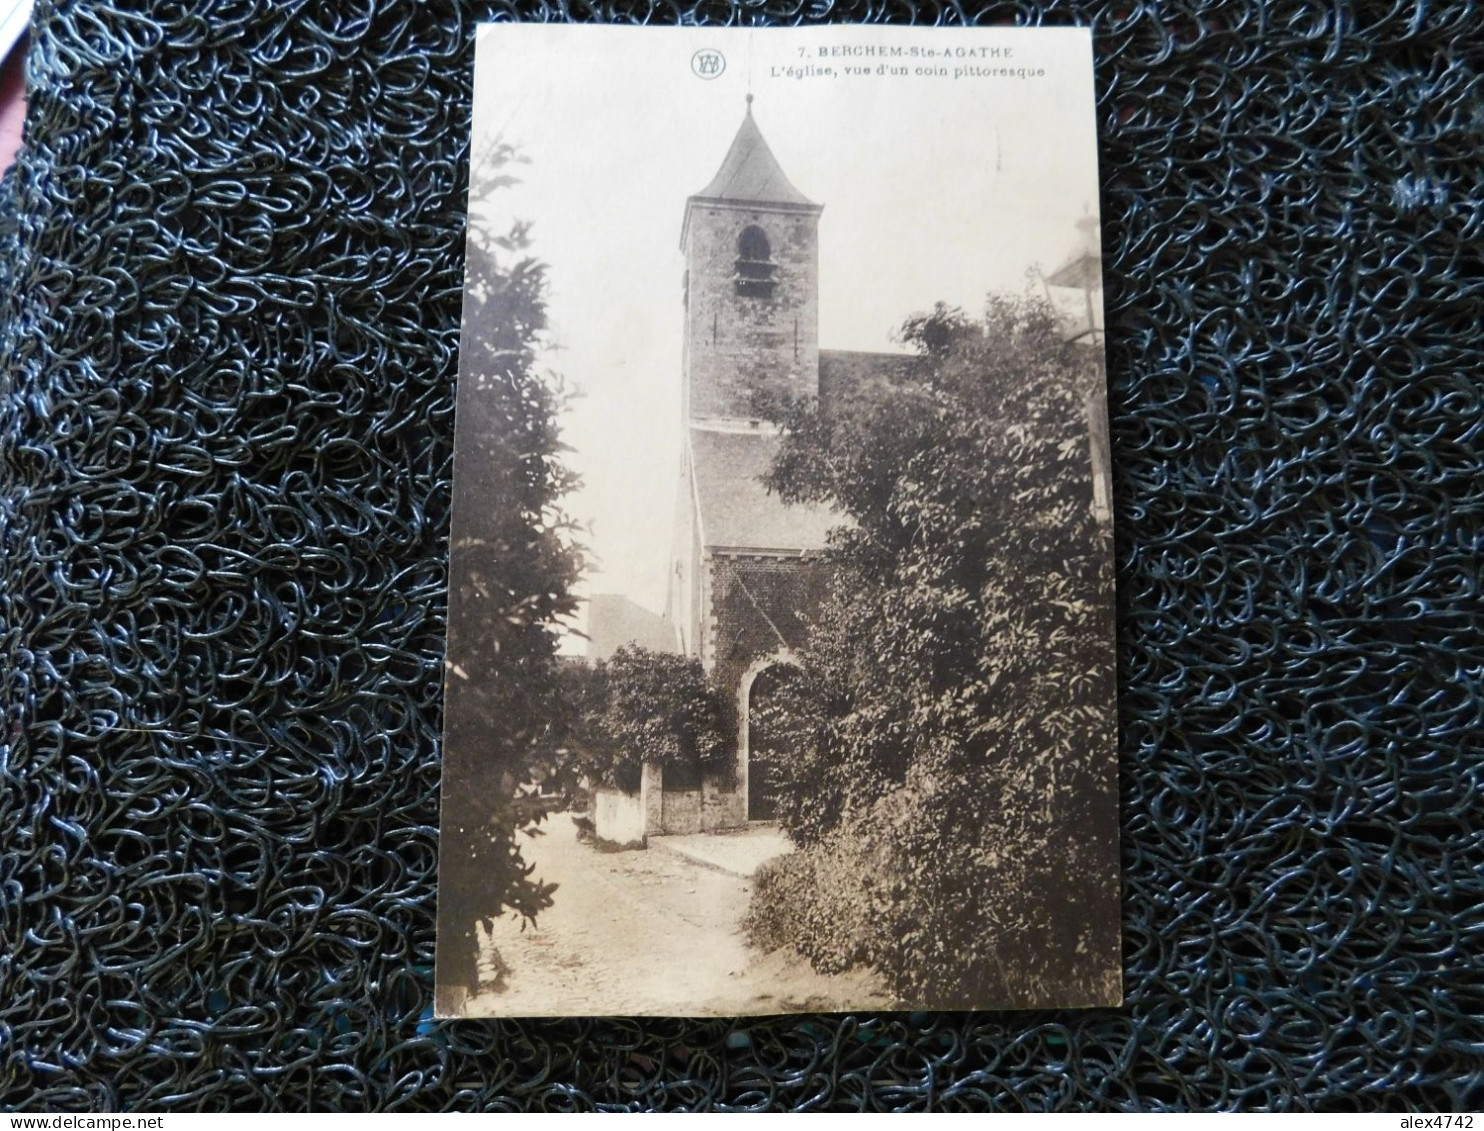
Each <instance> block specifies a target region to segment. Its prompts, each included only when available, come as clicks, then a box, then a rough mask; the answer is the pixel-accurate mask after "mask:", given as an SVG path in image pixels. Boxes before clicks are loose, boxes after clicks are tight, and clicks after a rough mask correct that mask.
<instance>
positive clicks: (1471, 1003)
mask: <svg viewBox="0 0 1484 1131" xmlns="http://www.w3.org/2000/svg"><path fill="white" fill-rule="evenodd" d="M489 16H500V17H503V18H510V17H512V16H521V17H526V18H550V19H555V18H568V17H571V18H578V19H603V20H622V21H636V20H653V21H656V22H666V21H674V20H685V21H696V20H700V21H709V22H732V23H758V22H764V21H768V22H780V23H784V22H802V21H816V20H820V19H824V18H830V19H838V20H869V21H888V20H889V21H906V20H910V19H913V18H916V19H917V20H918V21H920V22H941V23H958V22H964V21H969V22H976V23H990V22H1003V21H1015V22H1029V23H1035V22H1046V23H1073V22H1076V23H1089V24H1091V25H1092V26H1093V27H1094V29H1095V33H1096V50H1097V68H1098V71H1097V73H1098V88H1099V95H1100V132H1101V138H1102V151H1101V152H1102V176H1103V218H1104V224H1105V231H1104V243H1105V248H1106V251H1107V259H1106V271H1107V286H1108V300H1109V328H1110V331H1109V332H1110V339H1111V341H1110V374H1111V385H1112V412H1113V437H1114V465H1115V472H1116V496H1117V512H1116V513H1117V522H1118V551H1119V552H1118V583H1119V591H1120V620H1119V642H1120V684H1121V689H1122V705H1121V719H1122V746H1121V755H1122V767H1123V772H1122V806H1123V810H1122V814H1123V828H1124V835H1125V840H1124V863H1125V868H1126V877H1127V878H1126V896H1125V900H1124V911H1123V914H1124V932H1125V937H1126V940H1127V941H1126V950H1125V953H1126V971H1127V992H1128V1003H1127V1005H1126V1006H1125V1007H1124V1008H1121V1009H1117V1010H1103V1011H1095V1012H1087V1013H1007V1014H940V1015H925V1014H918V1015H910V1016H909V1015H886V1016H858V1017H848V1018H842V1017H804V1018H786V1019H777V1020H773V1019H768V1020H753V1021H744V1022H737V1023H731V1022H726V1021H707V1022H698V1021H683V1020H649V1021H626V1020H590V1021H564V1022H559V1023H550V1022H541V1021H530V1022H519V1023H511V1022H506V1023H473V1022H468V1023H464V1022H461V1023H454V1024H447V1023H435V1022H433V1021H432V1020H431V1019H430V1016H431V1015H430V1006H431V992H432V987H431V969H430V966H431V959H432V945H433V906H434V900H435V896H436V889H435V885H434V864H435V859H436V851H437V839H436V832H435V825H436V818H437V799H436V789H437V785H438V775H439V728H440V723H441V719H440V697H441V690H440V679H441V671H440V667H441V657H442V651H443V616H444V611H445V607H446V605H445V595H444V592H443V586H444V583H445V543H446V535H447V529H448V500H449V471H450V459H449V457H450V437H451V434H452V427H451V425H452V421H451V412H452V405H453V380H454V374H455V362H456V352H457V331H458V322H459V308H460V295H459V286H460V272H461V268H462V241H463V227H464V216H463V205H464V194H465V186H466V183H467V177H468V162H467V145H466V134H467V125H468V93H469V83H470V76H471V64H472V54H473V52H472V39H471V35H472V30H473V25H474V22H475V20H476V19H480V18H487V17H489ZM1481 51H1484V13H1481V11H1480V9H1479V7H1478V6H1477V5H1475V4H1472V3H1429V2H1428V0H1398V2H1396V3H1379V4H1371V3H1362V4H1354V5H1343V4H1342V5H1338V6H1336V5H1327V4H1326V5H1316V4H1308V3H1296V2H1279V3H1214V2H1213V3H1201V2H1193V0H1187V2H1183V3H1179V2H1170V3H1140V2H1139V0H1114V2H1112V3H1109V4H1103V5H1096V4H1090V5H1074V4H1054V3H1048V4H1044V5H1040V4H1036V3H1031V2H1029V0H1027V2H1025V3H1020V4H1013V5H991V6H988V7H985V8H982V9H978V8H965V7H961V6H959V5H956V4H948V3H931V2H930V3H924V4H922V5H920V6H918V7H912V6H909V5H908V4H906V3H883V4H879V5H877V4H865V3H842V4H838V5H834V6H832V5H831V4H830V3H829V2H828V0H823V2H820V3H811V4H809V5H802V4H792V3H774V2H771V0H768V2H750V0H749V2H746V3H742V4H739V5H738V6H735V7H730V8H729V7H726V6H724V5H720V4H715V3H703V4H701V5H700V6H698V7H689V6H686V5H685V4H668V5H667V4H655V3H652V4H649V5H647V6H646V5H633V6H617V5H615V6H611V7H609V6H602V7H593V6H587V5H574V6H572V7H570V8H566V7H556V6H547V7H538V6H535V5H522V6H518V7H510V6H499V5H482V6H481V5H469V6H467V7H462V8H455V7H453V6H451V5H449V4H447V3H438V4H428V5H415V4H412V3H402V4H392V3H378V2H375V0H362V2H360V3H346V4H321V3H288V4H270V3H267V2H265V0H194V2H190V0H185V2H180V3H152V4H144V5H134V4H124V3H118V4H109V3H101V2H78V3H65V4H63V3H52V2H43V3H41V4H39V5H38V10H37V14H36V25H35V31H34V34H33V39H32V45H31V48H30V77H31V105H30V109H29V114H28V119H27V134H26V144H25V148H24V150H23V152H22V154H21V157H20V159H19V163H18V165H17V167H16V168H15V170H14V171H13V173H12V174H10V176H9V178H8V179H7V181H6V182H5V186H4V193H3V198H4V206H3V209H0V211H3V214H4V220H3V251H0V273H3V277H4V281H5V284H6V286H5V298H4V307H3V314H0V343H3V357H4V376H3V385H0V552H3V566H0V570H3V572H0V589H3V592H0V647H3V652H0V689H3V690H0V711H3V719H0V929H3V939H0V1107H5V1108H23V1109H58V1110H84V1109H106V1108H133V1109H138V1108H146V1109H158V1110H167V1111H168V1110H171V1109H180V1110H185V1109H195V1108H208V1109H210V1108H237V1109H257V1108H286V1109H299V1108H304V1107H309V1106H314V1107H317V1108H347V1109H363V1108H476V1107H505V1108H522V1109H523V1108H588V1107H609V1108H650V1107H655V1108H692V1107H707V1106H718V1107H729V1108H747V1109H750V1108H769V1107H774V1108H854V1107H862V1108H1005V1109H1022V1108H1030V1109H1040V1108H1078V1107H1093V1108H1104V1107H1114V1108H1116V1107H1127V1108H1176V1109H1191V1108H1194V1109H1205V1108H1265V1107H1271V1108H1296V1109H1306V1108H1326V1109H1332V1108H1349V1107H1353V1108H1363V1109H1372V1108H1394V1109H1398V1110H1400V1109H1409V1108H1421V1109H1435V1110H1440V1111H1451V1110H1459V1109H1464V1108H1470V1107H1474V1108H1477V1107H1479V1106H1480V1104H1481V1100H1484V1090H1481V1089H1484V1085H1481V1083H1480V1076H1481V1064H1484V1025H1481V1021H1480V1018H1481V1016H1484V939H1481V921H1484V821H1481V808H1484V806H1481V799H1480V790H1481V756H1480V747H1481V744H1484V737H1481V736H1484V726H1481V717H1480V715H1481V704H1484V697H1481V678H1484V676H1481V673H1484V639H1481V631H1480V630H1481V622H1484V616H1481V604H1480V597H1479V588H1480V584H1481V580H1480V579H1481V558H1480V536H1481V513H1484V478H1481V468H1480V420H1481V415H1484V347H1481V340H1480V326H1481V324H1484V265H1481V247H1484V231H1481V225H1484V218H1481V208H1480V199H1481V192H1484V188H1481V185H1484V160H1481V153H1484V109H1481V104H1484V88H1481V82H1480V61H1481ZM1048 144H1054V139H1048ZM595 191H600V187H599V186H595Z"/></svg>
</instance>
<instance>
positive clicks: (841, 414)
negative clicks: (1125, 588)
mask: <svg viewBox="0 0 1484 1131" xmlns="http://www.w3.org/2000/svg"><path fill="white" fill-rule="evenodd" d="M902 337H903V340H904V341H905V342H906V343H908V344H909V345H911V346H913V347H914V348H915V351H916V353H917V355H918V362H917V365H916V366H915V369H914V370H913V372H912V373H911V374H910V375H909V376H907V377H905V378H902V379H900V380H898V381H896V382H895V383H893V384H892V385H891V386H890V387H889V388H887V389H885V390H883V391H881V392H880V394H879V395H877V396H873V397H859V398H855V399H854V400H852V401H850V402H849V403H847V404H846V405H844V406H842V407H841V408H840V409H838V410H837V411H835V412H833V413H831V414H825V413H822V412H821V411H820V410H819V407H818V406H817V405H816V404H814V403H811V402H797V403H791V404H779V403H775V404H773V405H771V406H764V407H765V408H766V409H767V410H768V411H769V413H770V414H771V415H772V416H773V417H774V418H775V419H776V420H778V421H779V423H780V424H781V425H782V427H783V436H784V438H783V442H782V446H781V450H780V452H779V455H778V458H777V460H776V462H775V464H774V466H773V468H772V469H771V472H770V474H769V476H768V483H769V486H770V487H771V488H772V489H773V490H775V491H776V492H778V493H779V494H780V495H781V496H782V497H783V499H784V500H785V501H789V502H794V501H810V502H829V503H833V504H834V505H836V506H837V507H839V508H840V509H841V510H843V511H845V512H846V513H847V514H849V516H850V517H851V519H852V520H853V525H852V526H850V527H849V528H846V529H842V530H840V531H837V532H836V534H835V536H834V538H833V539H832V544H831V548H830V557H831V560H832V562H833V563H834V573H833V577H832V582H831V593H830V596H829V598H828V599H827V601H826V602H825V606H824V608H823V609H822V610H821V612H820V613H819V615H818V617H817V618H816V620H815V623H814V625H813V628H812V630H811V634H810V637H809V641H808V644H807V646H806V648H805V649H804V651H803V655H802V660H803V674H802V677H801V678H800V679H798V680H797V681H795V683H794V685H793V690H792V701H791V702H790V701H789V700H782V701H781V702H780V705H779V706H778V707H777V708H776V709H777V710H778V711H780V712H781V713H782V714H784V715H786V716H789V717H788V718H783V719H779V720H776V721H774V722H772V723H771V724H770V725H772V726H773V727H774V729H786V728H788V727H793V728H794V731H795V734H796V739H797V744H798V746H799V753H798V754H797V755H796V757H795V758H793V759H792V760H790V761H788V762H785V763H783V764H782V765H781V766H780V767H779V768H778V769H779V772H781V773H783V774H785V775H787V776H788V780H787V781H786V782H785V783H784V784H785V788H784V789H783V790H781V795H782V798H783V799H784V803H783V805H782V806H781V810H780V820H781V821H782V823H783V825H784V827H785V829H786V830H787V831H788V832H789V834H790V835H791V836H792V837H793V839H794V840H795V841H796V842H797V843H799V844H800V845H801V846H803V847H804V848H805V849H806V852H805V853H803V854H802V855H801V856H800V858H799V859H798V860H791V861H786V862H785V863H784V864H783V865H780V869H779V871H788V870H790V869H791V870H793V871H794V872H799V871H800V870H809V869H813V870H814V871H813V873H812V874H811V877H810V879H809V882H808V883H806V884H802V885H800V884H799V883H797V882H796V881H797V880H798V876H793V877H791V878H787V879H780V880H778V881H777V883H778V886H779V887H780V888H782V887H787V886H789V885H790V884H792V885H793V887H794V888H795V889H796V890H803V889H804V888H808V887H811V886H812V887H814V888H815V889H817V890H835V889H836V888H839V889H840V890H843V891H847V892H850V893H853V895H851V898H852V899H855V900H857V901H859V902H860V903H861V904H863V905H870V906H873V907H876V908H878V912H877V913H875V914H872V915H869V916H866V917H864V919H861V918H858V917H855V918H853V917H852V916H849V915H846V914H843V913H841V914H834V915H831V914H828V913H827V914H825V915H823V916H822V917H820V918H819V919H818V920H817V925H818V926H819V929H821V930H825V931H829V930H831V929H833V928H832V927H831V924H835V923H841V924H845V923H857V924H860V923H864V924H865V927H864V928H863V929H866V930H868V931H870V932H872V938H870V939H866V940H842V939H839V938H831V939H821V940H815V943H816V945H815V949H816V951H817V953H818V955H829V956H831V961H833V962H834V963H835V964H836V965H838V964H839V963H840V962H842V961H846V959H845V958H843V957H842V956H850V955H853V956H855V957H856V958H857V959H859V958H861V957H863V956H869V958H870V960H871V961H873V962H874V963H875V964H877V965H878V966H880V967H882V968H883V969H884V970H886V971H887V972H888V973H889V974H890V975H891V976H892V977H893V978H894V979H895V980H896V981H897V984H898V986H899V988H900V989H902V991H903V992H904V993H906V994H909V995H910V996H912V997H913V998H914V999H916V1000H926V1001H929V1002H933V1003H939V1004H945V1005H948V1004H963V1003H964V1000H965V999H964V998H963V996H962V995H963V993H964V992H965V989H966V988H967V989H968V990H969V992H971V993H972V994H973V995H975V996H977V997H978V998H979V1000H996V1001H1002V1002H1005V1003H1006V1004H1013V1003H1015V1002H1016V1001H1019V1000H1033V999H1034V997H1035V987H1036V985H1037V984H1038V983H1040V982H1045V981H1047V980H1049V979H1056V984H1058V985H1066V984H1067V982H1068V979H1071V980H1073V981H1075V979H1076V978H1077V977H1078V976H1079V967H1081V968H1082V969H1083V970H1085V968H1086V966H1087V963H1088V961H1089V959H1088V958H1087V957H1085V955H1086V954H1087V953H1089V952H1096V953H1097V954H1099V955H1106V953H1107V951H1108V949H1109V947H1110V946H1111V947H1116V945H1117V934H1116V931H1117V924H1116V920H1115V921H1114V922H1113V923H1112V925H1111V931H1112V933H1111V935H1110V934H1109V930H1108V925H1107V924H1106V922H1103V921H1099V918H1100V917H1099V914H1095V913H1094V911H1093V909H1097V911H1098V912H1105V911H1106V907H1107V904H1106V900H1107V899H1108V897H1109V891H1108V884H1109V883H1110V882H1114V881H1115V878H1116V866H1117V859H1116V836H1117V826H1116V813H1115V809H1116V806H1115V805H1114V803H1113V797H1112V795H1111V788H1112V782H1111V779H1110V776H1109V775H1110V773H1111V769H1112V763H1111V758H1110V756H1109V755H1110V752H1111V740H1112V731H1111V727H1112V712H1111V707H1112V703H1113V684H1112V672H1113V657H1112V652H1111V646H1112V625H1111V619H1110V618H1111V597H1112V593H1111V568H1110V565H1111V563H1110V546H1109V542H1108V532H1107V531H1106V529H1105V528H1102V527H1100V526H1099V525H1098V524H1097V522H1096V521H1095V519H1094V518H1093V515H1092V508H1091V501H1092V499H1091V490H1092V483H1091V468H1090V464H1089V455H1088V445H1087V433H1088V425H1087V414H1086V403H1087V398H1088V395H1089V394H1090V392H1091V391H1092V383H1093V382H1094V381H1095V380H1097V379H1098V374H1097V372H1096V370H1095V369H1094V368H1093V366H1092V365H1091V364H1090V362H1089V360H1088V359H1087V357H1086V355H1085V353H1084V352H1083V351H1081V350H1079V348H1078V347H1075V346H1072V345H1069V344H1067V343H1065V342H1063V340H1062V338H1061V335H1060V333H1059V332H1058V327H1057V322H1056V318H1055V315H1054V312H1053V311H1052V310H1051V309H1050V307H1049V306H1047V305H1046V304H1044V303H1041V302H1038V301H1035V300H1031V299H1022V298H1003V297H997V296H992V297H991V298H990V299H989V300H988V303H987V306H986V311H985V316H984V318H983V319H982V320H976V319H971V318H969V317H968V316H966V315H965V314H964V313H963V312H962V311H959V310H956V309H951V308H947V307H943V306H939V307H938V308H936V309H935V310H934V311H933V312H932V313H930V314H926V315H922V316H918V317H916V318H913V319H911V320H909V321H908V322H907V323H906V325H905V326H904V328H903V333H902ZM832 870H833V872H832ZM826 873H830V874H826ZM834 873H840V875H835V874H834ZM842 876H843V879H842V878H841V877H842ZM842 885H843V886H842ZM767 888H768V884H766V883H763V884H760V885H759V896H760V899H761V901H762V905H763V906H760V907H759V910H760V911H762V912H765V914H764V915H763V919H764V920H768V919H769V917H770V916H771V917H772V918H773V919H775V920H776V918H777V915H778V914H779V909H778V908H776V907H770V906H766V905H767V903H768V899H769V896H768V893H767ZM842 898H843V896H842ZM1101 918H1102V919H1106V915H1102V917H1101ZM785 933H786V932H785ZM804 935H805V941H806V949H807V948H808V946H809V945H811V944H810V942H809V938H810V932H809V931H807V930H806V931H805V932H804ZM1110 940H1111V941H1110ZM1079 954H1080V955H1084V957H1081V958H1079V957H1078V956H1079ZM1089 992H1090V993H1092V994H1096V993H1097V992H1100V991H1099V989H1098V988H1097V987H1090V988H1089Z"/></svg>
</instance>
